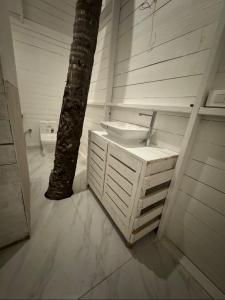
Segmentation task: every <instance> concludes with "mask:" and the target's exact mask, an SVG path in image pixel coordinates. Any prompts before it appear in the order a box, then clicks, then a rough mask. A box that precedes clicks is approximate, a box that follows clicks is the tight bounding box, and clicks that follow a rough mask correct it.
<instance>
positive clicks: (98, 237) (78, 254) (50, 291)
mask: <svg viewBox="0 0 225 300" xmlns="http://www.w3.org/2000/svg"><path fill="white" fill-rule="evenodd" d="M28 158H29V168H30V176H31V184H32V185H31V195H32V197H31V198H32V199H31V216H32V238H31V239H30V240H28V241H26V242H22V243H18V244H16V245H14V246H12V247H9V248H7V249H5V250H4V251H1V252H0V298H2V299H10V298H13V299H15V298H23V299H27V298H28V299H30V298H37V299H40V298H43V299H50V298H51V299H52V298H58V299H67V298H68V299H76V298H85V299H90V298H95V299H99V298H112V299H116V298H127V299H130V298H133V299H143V298H153V299H155V298H158V299H160V298H161V299H162V298H166V299H169V298H170V299H174V298H179V299H180V298H185V299H190V298H193V299H197V298H198V299H199V298H203V299H206V298H209V296H208V295H207V294H206V293H205V292H204V290H203V289H202V288H201V287H200V286H199V285H198V283H197V282H196V281H195V280H194V279H193V278H192V277H191V275H190V274H188V273H187V272H186V271H185V270H184V269H183V267H182V266H181V265H179V264H177V263H176V262H175V261H174V260H173V259H172V257H171V256H170V255H169V253H168V252H167V250H166V249H165V248H164V247H163V246H162V245H161V244H160V243H159V242H158V241H157V240H156V239H155V237H154V235H153V234H152V235H148V236H147V237H146V238H144V239H143V240H141V241H139V242H138V243H137V244H136V245H135V246H134V247H133V249H132V250H128V249H127V248H126V247H125V245H124V242H123V241H122V239H121V237H120V235H119V234H118V232H117V230H116V229H115V228H114V226H113V225H112V224H111V222H110V221H109V219H108V217H107V216H106V214H105V212H104V210H103V209H102V207H101V205H100V204H99V203H98V201H97V200H96V198H95V197H94V196H93V194H92V193H91V192H90V191H89V190H85V191H82V190H83V189H85V185H86V183H85V173H86V165H85V162H84V161H82V160H81V159H80V160H79V164H78V171H77V174H76V181H75V189H76V190H77V191H80V192H79V193H77V194H74V195H73V196H72V197H70V198H68V199H66V200H63V201H50V200H47V199H45V198H44V196H43V194H44V192H45V190H46V187H47V183H48V176H49V172H50V169H51V165H52V157H51V156H50V155H47V156H45V157H43V156H41V154H40V152H39V151H38V150H35V151H34V150H33V151H32V152H29V153H28Z"/></svg>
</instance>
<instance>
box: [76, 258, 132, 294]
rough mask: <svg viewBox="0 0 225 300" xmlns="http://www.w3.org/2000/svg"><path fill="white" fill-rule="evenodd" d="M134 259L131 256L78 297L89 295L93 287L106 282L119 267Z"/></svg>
mask: <svg viewBox="0 0 225 300" xmlns="http://www.w3.org/2000/svg"><path fill="white" fill-rule="evenodd" d="M132 259H133V257H130V258H129V259H128V260H127V261H125V262H124V263H123V264H122V265H120V266H119V267H117V268H116V269H115V270H114V271H112V272H111V273H109V274H108V275H106V276H105V277H104V278H103V279H102V280H100V281H99V282H97V283H96V284H95V285H94V286H93V287H91V288H90V289H89V290H87V291H86V292H85V293H83V294H82V295H81V296H80V297H78V299H82V298H83V297H84V296H85V295H87V294H88V293H89V292H90V291H92V290H93V289H95V288H96V287H97V286H98V285H100V284H101V283H102V282H104V281H105V280H107V279H108V278H109V277H111V276H112V275H113V274H114V273H116V272H117V271H118V270H119V269H121V268H122V267H123V266H125V265H126V264H127V263H128V262H129V261H131V260H132Z"/></svg>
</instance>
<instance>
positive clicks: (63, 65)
mask: <svg viewBox="0 0 225 300" xmlns="http://www.w3.org/2000/svg"><path fill="white" fill-rule="evenodd" d="M16 3H17V4H18V2H16V1H15V2H12V1H9V9H10V11H11V13H12V17H11V26H12V33H13V42H14V48H15V58H16V68H17V75H18V85H19V92H20V99H21V107H22V113H23V121H24V130H27V129H29V128H31V129H32V134H31V135H26V141H27V145H29V146H36V145H39V144H40V138H39V122H40V120H56V121H58V119H59V114H60V109H61V103H62V97H63V91H64V87H65V81H66V74H67V69H68V62H69V51H70V44H71V41H72V33H71V32H72V28H73V21H74V13H75V1H65V3H64V1H55V0H54V1H51V0H45V1H42V0H38V1H36V0H35V1H32V0H27V1H24V6H23V8H24V20H23V22H21V19H20V17H19V15H18V14H19V13H20V9H19V8H18V7H19V5H17V6H16V5H15V4H16ZM104 8H105V1H103V7H102V9H104ZM53 18H54V20H53ZM58 20H59V22H58ZM68 22H69V24H68ZM55 25H56V26H55ZM110 26H111V18H110V14H108V15H107V16H106V17H105V18H104V19H103V18H101V22H100V29H99V35H98V43H97V47H96V54H95V62H94V67H93V71H92V78H91V86H90V92H89V98H88V102H94V103H95V102H98V103H100V102H101V103H104V101H105V88H106V78H107V71H108V69H107V65H108V57H109V56H108V51H109V36H110ZM102 119H103V106H98V107H93V106H88V108H87V113H86V118H85V123H84V134H83V136H82V143H81V148H80V149H81V151H82V152H83V154H84V155H86V145H87V129H88V128H89V129H92V128H93V129H95V128H97V127H98V125H99V122H100V121H101V120H102Z"/></svg>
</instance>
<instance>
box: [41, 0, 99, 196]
mask: <svg viewBox="0 0 225 300" xmlns="http://www.w3.org/2000/svg"><path fill="white" fill-rule="evenodd" d="M101 5H102V0H78V1H77V5H76V16H75V22H74V28H73V42H72V45H71V51H70V59H69V70H68V74H67V82H66V87H65V90H64V96H63V103H62V108H61V114H60V120H59V127H58V132H57V142H56V149H55V160H54V168H53V170H52V171H51V174H50V178H49V187H48V190H47V192H46V193H45V197H47V198H49V199H54V200H60V199H64V198H67V197H70V196H71V195H72V194H73V190H72V185H73V180H74V175H75V171H76V165H77V157H78V151H79V146H80V138H81V135H82V130H83V121H84V117H85V110H86V105H87V97H88V91H89V86H90V79H91V72H92V66H93V61H94V54H95V48H96V42H97V35H98V27H99V18H100V14H101Z"/></svg>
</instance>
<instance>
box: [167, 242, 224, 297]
mask: <svg viewBox="0 0 225 300" xmlns="http://www.w3.org/2000/svg"><path fill="white" fill-rule="evenodd" d="M161 242H162V244H163V245H164V246H165V247H166V248H167V249H168V251H169V252H170V253H171V255H172V256H173V257H174V259H175V260H176V261H178V262H179V263H180V264H181V265H182V266H183V267H184V268H185V269H186V270H187V271H188V272H189V273H190V274H191V275H192V276H193V277H194V279H195V280H196V281H197V282H198V283H199V284H200V285H201V286H202V287H203V288H204V289H205V290H206V292H207V293H208V294H209V295H210V296H211V297H212V298H213V299H224V298H225V295H224V294H223V293H222V292H221V290H219V289H218V288H217V287H216V286H215V285H214V284H213V283H212V281H210V280H209V279H208V277H206V276H205V275H204V274H203V273H202V272H201V271H200V270H199V269H198V268H197V267H196V266H195V265H194V264H193V263H192V262H191V261H190V260H189V259H188V258H187V257H186V256H185V255H184V254H183V253H182V252H181V251H180V250H179V249H178V248H177V247H176V246H175V245H174V244H173V243H172V242H171V241H170V240H169V239H167V238H165V237H163V239H162V240H161Z"/></svg>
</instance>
